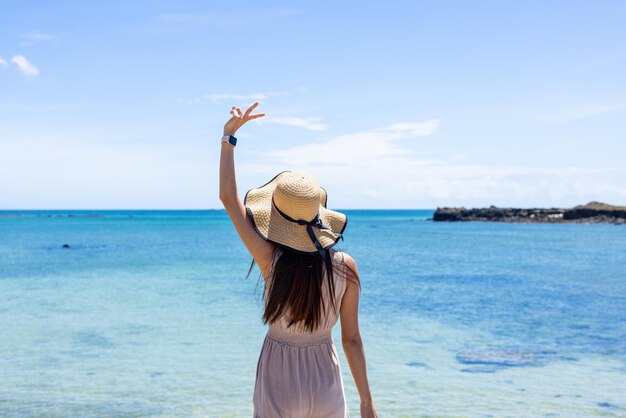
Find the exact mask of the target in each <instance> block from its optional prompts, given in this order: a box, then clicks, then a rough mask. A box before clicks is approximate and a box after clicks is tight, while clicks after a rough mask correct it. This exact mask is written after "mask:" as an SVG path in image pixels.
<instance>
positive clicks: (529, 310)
mask: <svg viewBox="0 0 626 418" xmlns="http://www.w3.org/2000/svg"><path fill="white" fill-rule="evenodd" d="M344 212H345V213H346V214H347V215H348V217H349V222H348V227H347V229H346V231H345V234H344V236H345V241H340V242H339V244H338V246H337V247H338V248H339V249H342V250H344V251H346V252H348V253H350V254H351V255H352V256H353V257H354V258H355V260H356V261H357V264H358V266H359V270H360V273H361V280H362V294H361V303H360V309H361V310H360V320H361V328H362V336H363V340H364V344H365V350H366V354H367V361H368V374H369V378H370V384H371V387H372V392H373V395H374V401H375V404H376V406H377V409H378V411H379V413H380V415H381V416H388V417H389V416H393V417H396V416H397V417H416V416H424V417H435V416H436V417H460V416H472V417H490V416H491V417H506V416H511V417H520V416H529V417H531V416H532V417H538V416H564V417H576V416H581V417H582V416H614V417H618V416H620V417H624V416H626V277H625V276H626V228H625V227H623V226H614V225H575V224H561V225H559V224H553V225H547V224H536V225H532V224H530V225H528V224H525V225H524V224H497V223H434V222H431V221H428V220H427V219H428V217H430V216H431V215H432V211H358V210H346V211H344ZM69 215H71V216H69ZM63 244H68V245H69V246H70V248H63ZM250 261H251V257H250V256H249V254H248V253H247V251H246V249H245V247H244V246H243V244H242V243H241V242H240V241H239V238H238V236H237V235H236V232H235V229H234V227H233V226H232V224H231V223H230V221H229V219H228V216H227V215H226V214H225V212H223V211H165V212H162V211H154V212H151V211H104V212H97V211H92V212H89V211H73V212H69V211H51V212H41V211H40V212H37V211H35V212H20V213H18V214H16V213H15V212H0V337H1V338H0V416H3V417H4V416H8V417H11V416H42V415H45V416H87V417H89V416H94V417H95V416H212V417H213V416H216V417H239V416H241V417H246V416H251V412H252V402H251V400H252V390H253V385H254V376H255V369H256V361H257V358H258V353H259V350H260V347H261V344H262V341H263V336H264V333H265V328H264V326H263V325H262V323H261V321H260V314H261V306H262V302H261V290H262V286H261V284H258V283H257V279H258V274H259V270H258V269H257V268H256V267H255V269H254V270H253V274H252V275H251V276H250V277H249V278H248V279H244V277H245V275H246V273H247V271H248V268H249V266H250ZM339 333H340V329H339V325H338V326H337V327H336V328H335V330H334V338H335V342H336V343H337V349H338V351H339V353H340V359H341V362H342V363H341V365H342V368H343V373H344V382H345V386H346V396H347V398H348V402H349V406H350V411H351V414H352V416H358V410H359V400H358V394H357V392H356V388H355V386H354V382H353V381H352V377H351V375H350V372H349V368H348V365H347V362H346V360H345V357H344V356H343V353H342V349H341V344H340V343H339V342H340V339H339V335H340V334H339Z"/></svg>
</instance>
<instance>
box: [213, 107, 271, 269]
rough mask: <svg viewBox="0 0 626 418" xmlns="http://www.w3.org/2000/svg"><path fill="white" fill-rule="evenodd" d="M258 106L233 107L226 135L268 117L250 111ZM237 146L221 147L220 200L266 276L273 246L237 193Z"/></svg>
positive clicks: (226, 143) (225, 129)
mask: <svg viewBox="0 0 626 418" xmlns="http://www.w3.org/2000/svg"><path fill="white" fill-rule="evenodd" d="M258 105H259V102H256V103H254V104H253V105H252V106H250V107H249V108H248V110H246V112H245V113H242V112H241V109H239V108H238V107H236V106H233V108H232V109H231V111H230V113H231V115H233V116H232V117H231V118H230V119H229V120H228V122H226V125H224V135H235V132H237V130H238V129H239V128H240V127H241V126H242V125H243V124H244V123H246V122H247V121H249V120H252V119H256V118H259V117H262V116H265V113H257V114H255V115H251V114H250V112H252V110H253V109H254V108H255V107H257V106H258ZM234 153H235V147H234V146H233V145H231V144H230V143H229V142H222V150H221V156H220V200H221V201H222V204H223V205H224V208H225V209H226V212H227V213H228V216H230V219H231V221H232V222H233V225H234V226H235V229H236V230H237V233H238V234H239V237H240V238H241V240H242V241H243V243H244V245H245V246H246V248H247V249H248V251H249V252H250V254H251V255H252V257H253V258H254V260H255V261H256V263H257V264H258V265H259V268H260V269H261V271H262V273H263V277H264V278H266V277H267V276H266V274H267V273H268V271H269V264H270V261H271V257H272V251H273V249H274V246H273V244H272V243H270V242H268V241H266V240H265V239H263V237H261V236H260V235H259V234H258V233H257V232H256V230H255V229H254V225H253V223H252V219H250V217H249V216H248V213H247V212H246V208H245V206H244V205H243V202H242V201H241V199H240V198H239V195H238V193H237V180H236V178H235V162H234Z"/></svg>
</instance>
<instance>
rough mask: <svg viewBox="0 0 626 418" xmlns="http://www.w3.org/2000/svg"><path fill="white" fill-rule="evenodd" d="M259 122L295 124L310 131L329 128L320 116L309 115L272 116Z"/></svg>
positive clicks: (320, 130)
mask: <svg viewBox="0 0 626 418" xmlns="http://www.w3.org/2000/svg"><path fill="white" fill-rule="evenodd" d="M259 123H274V124H277V125H287V126H294V127H296V128H303V129H308V130H309V131H315V132H322V131H325V130H326V129H328V125H326V124H324V123H322V122H321V118H320V117H318V116H309V117H302V118H299V117H271V118H267V119H266V120H263V119H261V120H260V121H259Z"/></svg>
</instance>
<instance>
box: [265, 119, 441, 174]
mask: <svg viewBox="0 0 626 418" xmlns="http://www.w3.org/2000/svg"><path fill="white" fill-rule="evenodd" d="M438 128H439V120H438V119H432V120H428V121H425V122H418V123H415V122H411V123H396V124H393V125H390V126H388V127H384V128H379V129H372V130H367V131H361V132H356V133H352V134H345V135H339V136H337V137H334V138H332V139H330V140H327V141H322V142H314V143H310V144H304V145H298V146H295V147H292V148H287V149H279V150H274V151H269V152H267V153H266V154H265V155H266V156H267V157H269V158H270V159H273V160H276V161H277V162H278V163H282V164H290V165H293V164H299V165H308V164H315V163H318V162H323V164H325V165H328V164H339V165H345V164H350V165H353V166H355V167H366V166H367V165H368V164H369V163H370V161H372V160H376V159H379V158H383V157H389V156H394V155H396V156H397V155H403V154H404V153H405V151H404V149H402V148H401V147H399V146H398V144H397V142H398V141H399V140H401V139H410V138H415V137H421V136H428V135H431V134H432V133H434V132H435V131H436V130H437V129H438Z"/></svg>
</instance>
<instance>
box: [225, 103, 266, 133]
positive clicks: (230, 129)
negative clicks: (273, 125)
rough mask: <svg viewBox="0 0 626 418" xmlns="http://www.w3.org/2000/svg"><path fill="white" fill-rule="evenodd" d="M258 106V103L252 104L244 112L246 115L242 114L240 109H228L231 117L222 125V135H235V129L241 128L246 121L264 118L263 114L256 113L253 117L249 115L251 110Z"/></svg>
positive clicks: (235, 107) (234, 107)
mask: <svg viewBox="0 0 626 418" xmlns="http://www.w3.org/2000/svg"><path fill="white" fill-rule="evenodd" d="M258 105H259V102H254V104H253V105H252V106H250V107H249V108H248V110H246V113H242V112H241V109H240V108H238V107H237V106H233V107H232V109H230V114H231V115H233V116H232V117H231V118H230V119H228V122H226V125H224V135H235V132H237V129H239V128H241V125H243V124H244V123H246V122H247V121H249V120H252V119H256V118H260V117H262V116H265V113H256V114H254V115H251V114H250V112H252V109H254V108H255V107H257V106H258Z"/></svg>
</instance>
